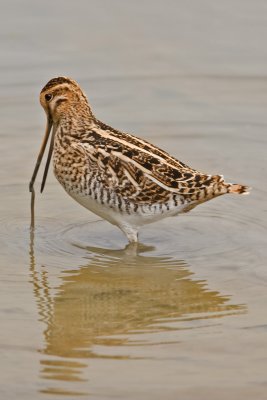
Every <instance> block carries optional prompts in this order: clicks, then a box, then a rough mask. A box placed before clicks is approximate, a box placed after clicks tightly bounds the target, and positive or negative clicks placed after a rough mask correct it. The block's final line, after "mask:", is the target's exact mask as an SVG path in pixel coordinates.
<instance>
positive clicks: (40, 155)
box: [29, 117, 53, 228]
mask: <svg viewBox="0 0 267 400" xmlns="http://www.w3.org/2000/svg"><path fill="white" fill-rule="evenodd" d="M52 125H53V124H52V120H51V119H50V118H49V117H48V118H47V124H46V130H45V135H44V138H43V142H42V145H41V148H40V151H39V154H38V157H37V161H36V165H35V168H34V171H33V174H32V178H31V181H30V184H29V190H30V192H31V194H32V195H31V228H34V199H35V192H34V182H35V179H36V176H37V173H38V170H39V167H40V164H41V161H42V158H43V155H44V152H45V148H46V145H47V141H48V138H49V135H50V132H51V128H52Z"/></svg>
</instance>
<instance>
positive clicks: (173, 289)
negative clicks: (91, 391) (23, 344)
mask: <svg viewBox="0 0 267 400" xmlns="http://www.w3.org/2000/svg"><path fill="white" fill-rule="evenodd" d="M150 250H151V248H148V247H145V246H142V245H138V247H137V248H133V247H131V246H127V247H126V248H125V249H123V250H107V249H102V248H93V247H89V248H87V251H88V261H87V262H86V263H85V265H84V266H81V267H78V268H77V269H75V270H66V271H64V272H63V273H62V276H60V279H61V281H62V283H61V284H60V286H59V287H58V288H57V292H56V294H55V295H54V296H52V295H51V288H50V285H49V275H48V269H46V268H45V266H42V268H41V270H40V271H37V269H36V262H35V257H34V237H33V234H32V236H31V243H30V274H31V278H32V284H33V289H34V296H35V299H36V303H37V307H38V312H39V315H40V320H41V321H42V322H43V323H45V325H46V328H45V330H44V341H45V345H44V348H43V349H42V350H41V353H43V354H44V355H45V357H44V358H43V359H42V360H41V376H42V378H45V379H51V380H54V381H65V382H67V381H68V382H81V381H83V378H82V370H83V368H86V367H87V362H86V361H85V359H88V358H112V359H125V358H129V356H125V355H119V354H117V355H116V354H115V355H114V354H113V353H114V351H115V346H125V345H127V346H133V345H137V346H141V345H142V344H143V345H144V344H145V345H149V343H147V342H142V341H139V340H134V338H135V339H136V334H138V333H139V334H140V333H144V332H145V333H154V332H160V331H169V330H178V329H182V326H180V327H179V321H180V322H181V321H182V322H183V327H184V321H190V320H191V321H192V320H196V319H207V318H215V317H216V318H218V317H221V316H225V315H230V314H237V313H240V312H244V309H245V307H244V306H242V305H233V304H229V297H227V296H221V295H220V294H219V293H218V292H216V291H211V290H209V289H207V283H206V281H196V280H193V279H192V277H191V276H192V273H191V272H190V270H189V266H188V265H187V264H186V263H185V262H184V261H181V260H175V259H171V258H168V257H151V256H143V255H141V254H142V253H145V252H146V251H150ZM174 322H175V324H173V323H174ZM133 334H134V335H133ZM152 340H153V339H152ZM96 345H100V346H101V347H99V348H101V353H100V352H99V351H96V349H95V346H96ZM107 346H109V349H112V351H107V353H108V354H105V348H106V349H108V347H107ZM112 346H114V348H112ZM116 348H117V349H118V347H116ZM47 356H51V357H50V358H49V357H47ZM83 360H84V361H83ZM42 392H44V393H50V394H51V393H53V394H70V395H71V394H72V395H81V394H85V393H82V392H69V391H66V390H65V388H64V389H58V388H48V389H46V390H43V391H42Z"/></svg>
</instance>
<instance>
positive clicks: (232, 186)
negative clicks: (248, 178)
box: [227, 183, 250, 194]
mask: <svg viewBox="0 0 267 400" xmlns="http://www.w3.org/2000/svg"><path fill="white" fill-rule="evenodd" d="M227 186H228V188H227V193H234V194H249V190H250V188H249V187H248V186H244V185H238V184H237V183H228V185H227Z"/></svg>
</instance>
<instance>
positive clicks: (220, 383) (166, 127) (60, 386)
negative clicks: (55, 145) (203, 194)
mask: <svg viewBox="0 0 267 400" xmlns="http://www.w3.org/2000/svg"><path fill="white" fill-rule="evenodd" d="M2 3H3V9H4V10H5V13H2V15H1V17H0V18H1V24H0V33H1V36H0V45H1V46H2V48H3V52H4V53H3V54H5V57H4V58H3V59H2V61H1V65H0V69H1V74H0V87H1V91H0V104H1V109H0V113H1V158H0V185H1V203H0V222H1V224H0V244H1V254H0V273H1V281H0V298H1V301H0V318H1V330H0V351H1V358H0V368H1V378H0V382H1V385H0V394H1V398H3V399H15V398H20V399H27V400H31V399H34V400H35V399H46V398H47V399H57V398H63V399H64V398H66V399H67V398H68V399H69V398H71V399H76V398H79V397H80V396H81V397H83V398H92V399H112V398H114V399H153V400H154V399H163V398H164V399H178V398H179V399H185V400H187V399H188V400H189V399H190V400H196V399H197V400H202V399H203V400H204V399H205V400H206V399H216V400H224V399H226V398H227V399H228V400H231V399H235V400H236V399H252V398H255V399H257V400H258V399H259V400H261V399H266V398H267V375H266V370H267V317H266V305H267V290H266V288H267V265H266V260H267V213H266V212H267V208H266V201H265V198H266V195H267V188H266V144H267V138H266V128H267V113H266V108H267V80H266V76H265V75H264V74H265V73H266V67H267V53H266V48H265V44H264V40H263V38H264V37H266V34H267V28H266V27H267V14H266V11H267V10H266V4H265V3H264V2H261V1H256V2H253V4H252V2H249V1H242V2H239V1H236V2H235V8H234V10H233V8H232V2H230V1H226V2H224V3H223V4H221V3H220V4H219V3H217V4H216V5H214V2H212V1H208V0H205V1H203V2H201V7H200V6H199V4H200V3H199V2H197V1H196V0H195V1H191V2H190V4H186V3H185V2H175V1H167V2H164V5H165V6H164V5H163V3H162V2H157V1H153V2H152V1H146V2H144V3H142V7H141V6H139V5H138V4H137V3H133V2H122V1H119V0H116V1H113V2H112V3H111V2H108V1H101V2H99V1H91V2H90V5H89V3H88V2H85V1H78V2H75V5H74V3H73V4H72V2H69V1H67V2H62V1H59V2H56V3H55V4H53V9H51V8H50V7H49V6H48V3H46V4H38V3H35V2H33V1H25V2H19V1H15V2H12V4H11V3H8V2H5V1H4V2H2ZM22 4H23V5H22ZM111 4H112V6H111ZM15 6H16V7H15ZM14 10H15V11H14ZM10 21H12V24H11V23H10ZM159 26H160V28H161V29H158V27H159ZM67 27H68V29H67ZM122 31H125V32H127V35H122ZM35 32H38V34H36V35H35ZM129 49H131V50H132V51H130V52H129ZM64 74H65V75H69V76H72V77H73V78H75V79H77V80H78V81H79V82H80V83H81V85H82V86H83V88H84V90H85V91H86V93H87V94H88V97H89V99H90V101H91V103H92V105H93V109H94V110H95V113H96V115H97V116H98V117H99V118H101V119H103V120H104V121H105V122H107V123H109V124H111V125H113V126H115V127H118V128H121V129H124V130H127V131H130V132H134V133H136V134H138V135H139V136H142V137H144V138H146V139H147V140H149V141H152V142H153V143H155V144H157V145H159V146H160V147H163V148H164V149H166V150H167V151H169V152H171V153H172V154H173V155H174V156H176V157H177V158H179V159H181V160H182V161H184V162H186V163H188V164H189V165H191V166H192V167H195V168H197V169H199V170H202V171H207V172H210V173H223V174H224V175H225V177H226V178H227V180H228V181H230V182H231V181H236V182H238V183H244V184H247V185H249V186H251V187H252V188H253V190H252V192H251V195H250V196H225V197H223V198H218V199H216V200H214V201H212V202H209V203H206V204H204V205H202V206H199V207H197V208H196V209H195V210H193V211H192V212H190V213H189V214H187V215H184V216H180V217H177V218H172V219H168V220H165V221H161V222H159V223H156V224H153V225H150V226H147V227H145V228H144V229H143V230H142V231H141V235H140V239H141V244H140V245H139V246H138V248H137V250H136V249H133V248H131V246H127V244H126V240H125V238H124V237H123V236H122V234H121V232H120V231H119V230H117V229H116V228H115V227H113V226H111V225H110V224H108V223H107V222H105V221H102V220H100V219H99V218H98V217H96V216H94V215H93V214H91V213H89V212H88V211H87V210H85V209H83V208H81V207H80V206H79V205H78V204H76V203H75V202H73V200H72V199H71V198H69V197H68V196H67V195H66V194H65V193H64V192H63V190H62V189H61V188H60V187H59V185H58V184H57V182H56V180H55V178H54V177H53V175H52V173H50V174H49V177H48V182H47V186H46V188H45V192H44V194H43V195H42V196H41V195H39V194H37V198H36V229H35V232H34V234H31V233H30V229H29V223H30V208H29V205H30V196H29V193H28V182H29V178H30V176H31V174H32V170H33V166H34V162H35V159H36V156H37V152H38V148H39V145H40V143H41V138H42V135H43V132H44V126H45V117H44V115H43V111H42V110H41V109H40V106H39V104H38V92H39V90H40V89H41V87H42V86H43V85H44V84H45V83H46V81H47V80H48V79H50V78H51V77H53V76H57V75H64ZM41 173H42V171H40V176H39V177H38V180H37V184H36V189H37V187H38V184H39V183H40V180H41Z"/></svg>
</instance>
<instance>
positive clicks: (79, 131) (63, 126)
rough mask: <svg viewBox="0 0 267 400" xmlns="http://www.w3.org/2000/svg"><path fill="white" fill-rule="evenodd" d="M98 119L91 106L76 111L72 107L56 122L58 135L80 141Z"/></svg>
mask: <svg viewBox="0 0 267 400" xmlns="http://www.w3.org/2000/svg"><path fill="white" fill-rule="evenodd" d="M95 121H96V119H95V117H94V115H93V113H92V111H91V108H90V107H89V106H87V107H83V108H79V110H77V109H75V107H70V108H69V109H68V110H66V111H65V112H62V114H61V115H60V118H59V119H58V120H57V121H56V122H55V124H56V131H57V133H58V135H60V136H61V135H62V136H68V137H73V138H77V139H79V137H82V135H83V133H84V132H86V131H88V130H90V129H91V127H92V126H93V125H94V123H95Z"/></svg>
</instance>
